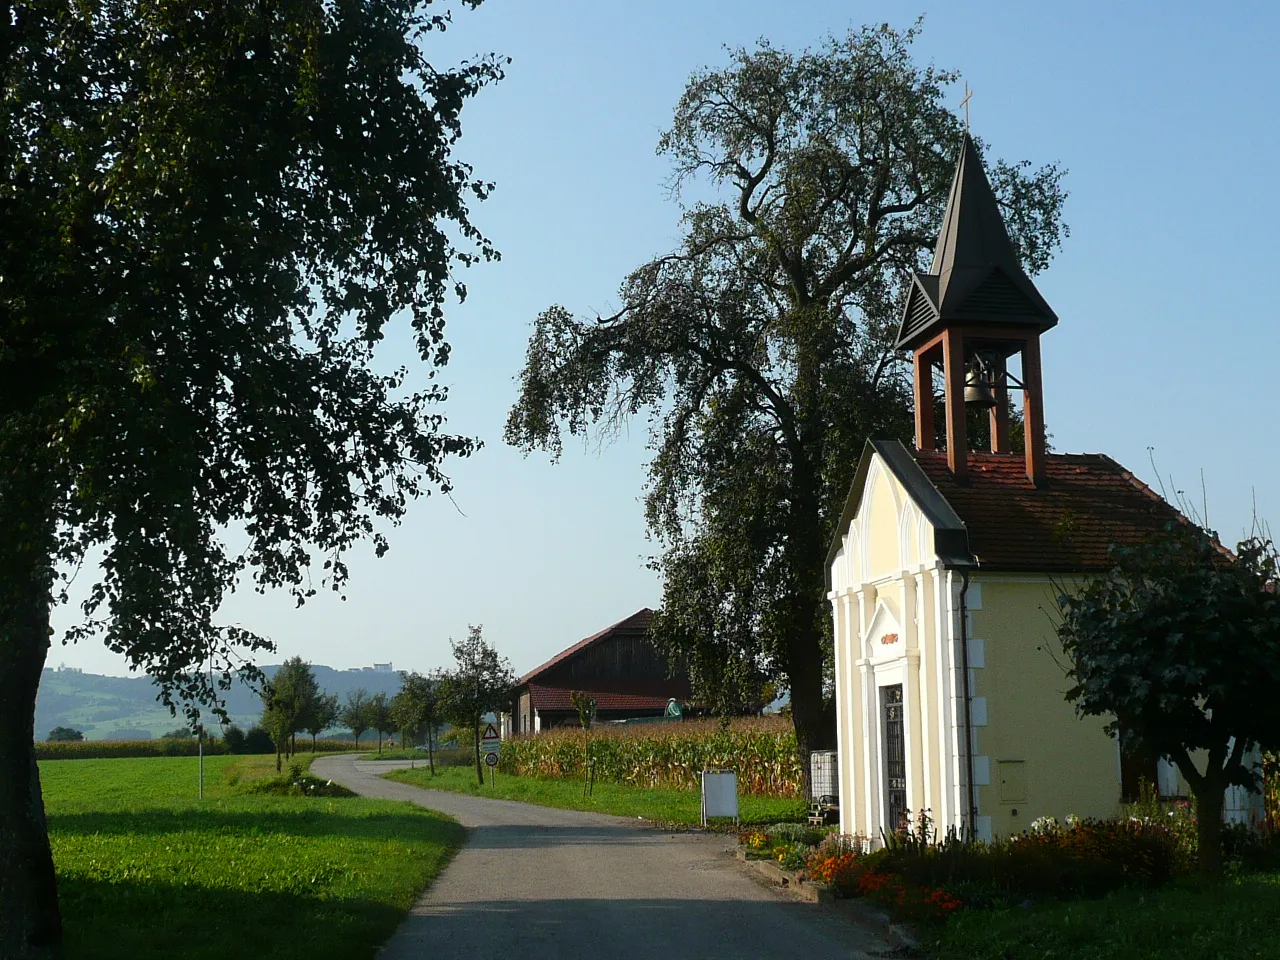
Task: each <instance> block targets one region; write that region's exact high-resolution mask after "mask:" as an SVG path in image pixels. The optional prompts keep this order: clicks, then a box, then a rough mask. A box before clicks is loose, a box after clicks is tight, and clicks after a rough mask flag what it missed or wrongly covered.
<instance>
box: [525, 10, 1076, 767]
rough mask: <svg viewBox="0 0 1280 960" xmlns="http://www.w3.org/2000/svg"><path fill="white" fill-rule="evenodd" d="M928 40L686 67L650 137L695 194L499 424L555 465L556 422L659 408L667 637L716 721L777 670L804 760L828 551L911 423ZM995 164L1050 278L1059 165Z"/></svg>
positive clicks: (948, 125)
mask: <svg viewBox="0 0 1280 960" xmlns="http://www.w3.org/2000/svg"><path fill="white" fill-rule="evenodd" d="M917 33H918V27H913V28H910V29H907V30H901V31H900V30H894V29H892V28H890V27H888V26H877V27H866V28H863V29H861V30H852V31H850V32H849V33H848V34H847V35H845V36H837V37H832V38H830V39H828V40H827V41H825V42H824V43H823V44H821V46H819V47H817V48H816V49H812V50H806V51H803V52H801V53H799V54H794V53H791V52H788V51H785V50H781V49H778V48H776V47H774V46H772V45H770V44H769V43H768V42H767V41H761V42H760V43H759V44H758V45H757V46H756V48H755V49H752V50H746V49H739V50H734V51H732V52H731V53H730V60H731V62H730V63H729V64H728V65H727V66H726V67H724V68H722V69H714V70H713V69H708V70H702V71H699V72H697V73H695V74H694V75H693V76H692V77H691V78H690V80H689V82H688V84H687V86H686V88H685V91H684V94H683V95H682V96H681V98H680V101H679V103H678V104H677V106H676V109H675V115H674V118H673V121H672V124H671V127H670V128H669V129H668V130H667V131H666V132H665V133H664V134H663V135H662V138H661V139H660V141H659V149H660V151H661V152H663V153H664V154H666V155H667V156H668V157H669V158H670V159H671V161H672V164H673V167H674V180H675V184H676V186H677V187H680V186H681V185H683V184H684V183H686V182H689V181H696V182H697V184H698V187H699V190H698V194H699V198H700V199H699V200H698V201H697V202H692V203H690V204H688V205H687V206H686V207H685V208H684V211H685V212H684V216H683V222H682V231H683V236H682V239H681V242H680V245H679V247H678V248H677V249H676V250H675V251H674V252H672V253H670V254H668V255H664V256H661V257H658V258H657V259H654V260H652V261H650V262H648V263H645V264H643V265H641V266H639V267H638V268H637V269H635V270H634V271H633V272H632V273H631V274H630V275H629V276H628V277H627V278H626V279H625V280H624V281H623V283H622V287H621V291H620V299H621V301H622V308H621V309H620V310H619V311H618V313H617V314H616V315H614V316H612V317H607V318H603V319H602V318H599V317H588V318H583V319H579V318H577V317H575V316H574V315H573V314H572V313H571V312H570V311H569V310H567V309H565V308H564V307H561V306H553V307H551V308H549V309H547V310H546V311H544V312H543V313H542V314H541V315H540V316H539V317H538V318H537V320H536V322H535V325H534V330H533V334H532V336H531V338H530V340H529V345H528V350H527V353H526V358H525V366H524V369H523V371H522V373H521V380H520V394H519V397H518V399H517V402H516V404H515V405H514V406H513V408H512V410H511V411H510V415H509V417H508V420H507V425H506V431H505V438H506V440H507V442H508V443H510V444H512V445H514V446H516V447H519V448H521V449H523V450H525V451H531V450H533V449H545V450H548V451H550V452H551V453H552V455H553V456H555V457H558V456H559V455H560V453H561V450H562V442H563V434H564V433H565V432H567V433H569V434H570V435H574V436H578V435H584V434H587V433H590V432H592V431H595V432H597V433H599V434H601V435H602V436H604V437H605V438H608V437H610V436H612V435H615V434H616V433H618V432H620V431H621V430H622V429H623V428H624V427H625V425H626V424H627V423H628V422H629V421H630V420H631V419H632V418H634V417H637V416H647V417H648V418H649V421H650V424H651V447H652V449H653V450H654V451H655V454H654V458H653V460H652V461H651V463H650V464H649V479H648V483H647V485H646V492H645V514H646V521H647V524H648V527H649V530H650V531H651V533H652V534H653V535H654V537H655V539H656V540H657V541H658V542H659V543H660V544H661V545H662V553H661V555H660V556H659V557H658V558H656V559H655V560H654V561H653V566H654V568H655V569H656V570H657V571H658V572H659V573H660V574H661V575H662V580H663V584H664V594H663V603H662V609H661V611H660V612H659V615H658V617H657V619H656V620H655V622H654V624H653V634H654V636H655V638H656V639H657V640H658V641H659V642H660V643H661V644H662V645H663V647H664V648H665V649H666V651H667V652H668V653H669V654H670V655H671V656H672V658H673V659H674V660H675V661H676V662H677V663H679V664H680V665H682V666H683V667H685V668H687V669H688V671H689V672H690V675H691V677H692V678H693V682H694V685H695V693H696V695H697V698H698V699H699V700H700V701H701V702H703V703H705V704H708V705H710V706H712V707H713V708H714V710H715V711H716V712H717V713H721V714H740V713H744V712H749V711H750V710H752V709H758V707H759V705H760V704H761V703H762V696H763V690H764V687H765V684H766V683H767V682H768V681H773V682H774V683H776V684H777V685H778V686H779V687H782V688H785V689H786V690H787V691H789V693H790V696H791V701H790V702H791V707H792V715H793V720H794V723H795V727H796V731H797V735H798V736H799V738H800V746H801V750H802V752H804V753H807V751H808V750H809V749H812V748H817V747H822V746H824V745H826V744H827V743H829V742H831V741H833V740H834V729H835V725H834V714H833V712H832V711H831V709H830V706H829V699H830V687H831V683H830V679H829V678H830V669H831V639H830V637H831V631H830V625H829V616H830V611H829V606H828V603H827V601H826V598H825V596H824V586H823V584H824V580H825V576H824V569H823V560H824V557H825V554H826V549H827V545H828V544H829V542H830V540H831V536H832V534H833V531H834V527H835V524H836V521H837V519H838V517H839V515H840V511H841V507H842V505H843V501H844V497H845V494H846V493H847V490H848V484H849V478H850V476H851V475H852V473H853V471H854V468H855V466H856V464H857V461H858V458H859V457H860V456H861V454H862V451H863V447H864V444H865V442H866V439H867V437H869V436H878V435H897V436H903V437H905V436H909V435H910V433H911V418H910V409H911V390H910V383H909V378H908V371H907V369H906V366H905V365H904V364H903V363H902V362H901V358H899V357H898V356H897V354H896V353H895V351H894V341H895V334H896V329H897V322H898V319H899V314H900V312H901V308H902V302H903V296H904V294H905V290H906V288H905V286H904V284H905V283H907V282H909V276H910V274H909V271H911V270H912V269H921V268H924V267H925V266H926V263H927V258H928V257H929V255H930V254H931V253H932V251H933V249H934V245H935V240H936V236H937V231H938V226H939V223H940V220H941V216H942V211H943V205H944V203H945V200H946V196H947V192H948V188H949V185H950V182H951V178H952V173H953V170H954V162H955V156H956V152H957V149H958V147H959V145H960V142H961V126H960V124H959V122H958V119H957V118H956V117H955V116H954V115H953V114H952V113H951V112H950V110H949V109H948V108H947V107H946V104H945V102H944V101H945V98H946V96H947V95H948V91H947V88H948V87H949V86H950V85H951V84H952V83H953V82H954V80H955V79H956V75H955V74H954V73H951V72H949V71H945V70H938V69H936V68H934V67H933V66H923V67H922V66H919V65H918V64H917V63H916V62H915V61H914V60H913V58H912V50H911V46H912V43H913V42H914V40H915V38H916V35H917ZM991 174H992V176H991V179H992V181H993V186H994V188H995V190H996V192H997V193H998V194H999V196H1000V198H1001V200H1002V201H1004V202H1005V204H1006V208H1005V209H1006V217H1007V219H1008V222H1009V227H1010V232H1011V234H1012V235H1013V237H1014V240H1015V243H1016V245H1017V246H1018V248H1019V250H1020V252H1021V255H1022V257H1023V260H1024V262H1025V264H1026V265H1027V267H1028V268H1029V269H1031V270H1032V271H1033V272H1034V271H1036V270H1039V269H1042V268H1043V267H1044V266H1045V265H1047V263H1048V261H1049V259H1050V256H1051V254H1052V253H1053V251H1054V250H1055V249H1056V247H1057V246H1058V244H1059V241H1060V239H1061V237H1062V236H1063V235H1064V233H1065V227H1064V226H1063V224H1062V220H1061V212H1062V204H1063V201H1064V199H1065V192H1064V191H1063V190H1062V187H1061V178H1062V171H1061V170H1060V169H1058V168H1057V167H1056V166H1052V165H1050V166H1047V167H1043V168H1041V169H1040V170H1037V171H1029V170H1028V169H1027V168H1026V165H1025V164H1021V163H1019V164H1006V163H1003V162H997V163H994V164H992V165H991ZM708 186H709V187H710V188H711V190H712V194H711V196H712V199H710V200H702V199H701V198H702V197H705V196H707V192H706V189H705V188H706V187H708Z"/></svg>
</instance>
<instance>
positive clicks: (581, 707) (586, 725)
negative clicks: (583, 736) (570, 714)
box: [569, 690, 596, 730]
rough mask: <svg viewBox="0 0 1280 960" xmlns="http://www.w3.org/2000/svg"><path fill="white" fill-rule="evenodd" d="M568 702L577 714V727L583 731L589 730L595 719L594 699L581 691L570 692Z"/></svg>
mask: <svg viewBox="0 0 1280 960" xmlns="http://www.w3.org/2000/svg"><path fill="white" fill-rule="evenodd" d="M569 702H570V703H571V704H573V709H574V710H575V711H576V712H577V714H578V725H579V726H581V727H582V729H583V730H590V729H591V723H592V721H593V720H595V718H596V698H595V697H593V696H591V694H589V693H583V692H582V691H581V690H570V691H569Z"/></svg>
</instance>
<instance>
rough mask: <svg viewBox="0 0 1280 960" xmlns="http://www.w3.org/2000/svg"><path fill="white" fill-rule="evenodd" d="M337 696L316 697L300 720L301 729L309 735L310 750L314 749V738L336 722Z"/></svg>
mask: <svg viewBox="0 0 1280 960" xmlns="http://www.w3.org/2000/svg"><path fill="white" fill-rule="evenodd" d="M338 712H339V708H338V695H337V694H336V693H325V694H320V695H318V696H316V697H315V698H314V699H313V700H312V702H311V707H310V709H308V710H307V711H306V713H305V714H304V715H303V718H302V729H303V730H305V731H306V732H307V733H309V734H311V749H312V750H314V749H315V742H316V737H318V736H320V734H322V733H324V731H326V730H328V729H329V728H330V727H332V726H333V725H334V724H335V723H337V722H338Z"/></svg>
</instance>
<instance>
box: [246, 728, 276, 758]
mask: <svg viewBox="0 0 1280 960" xmlns="http://www.w3.org/2000/svg"><path fill="white" fill-rule="evenodd" d="M244 752H245V753H274V752H275V743H274V742H273V741H272V739H271V734H269V733H268V732H267V731H266V730H264V729H263V728H262V727H260V726H256V725H255V726H252V727H250V728H249V729H248V731H247V732H246V733H245V735H244Z"/></svg>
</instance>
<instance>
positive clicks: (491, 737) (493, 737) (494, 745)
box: [480, 723, 502, 787]
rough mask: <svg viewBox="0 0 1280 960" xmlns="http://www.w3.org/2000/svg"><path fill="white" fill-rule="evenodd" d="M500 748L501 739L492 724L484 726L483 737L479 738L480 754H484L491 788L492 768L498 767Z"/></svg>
mask: <svg viewBox="0 0 1280 960" xmlns="http://www.w3.org/2000/svg"><path fill="white" fill-rule="evenodd" d="M501 747H502V738H501V737H500V736H498V731H497V730H495V729H494V727H493V724H492V723H489V724H486V725H485V728H484V736H482V737H481V738H480V752H481V753H483V754H484V762H485V763H486V764H487V765H488V767H489V786H490V787H492V786H493V778H494V768H495V767H496V766H497V765H498V751H499V749H501Z"/></svg>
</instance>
